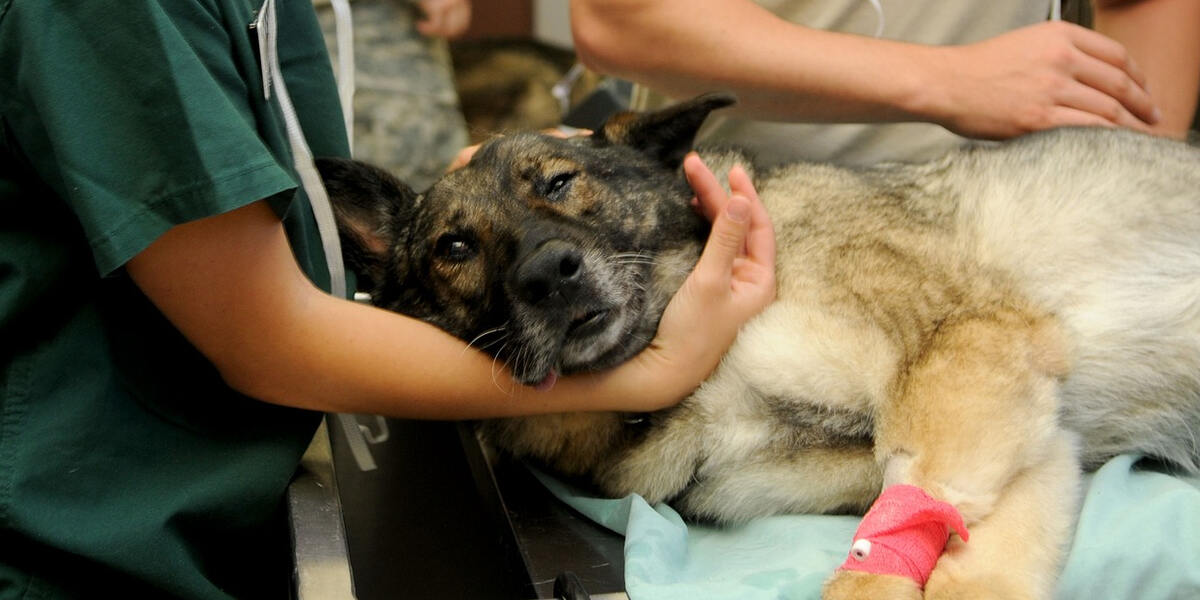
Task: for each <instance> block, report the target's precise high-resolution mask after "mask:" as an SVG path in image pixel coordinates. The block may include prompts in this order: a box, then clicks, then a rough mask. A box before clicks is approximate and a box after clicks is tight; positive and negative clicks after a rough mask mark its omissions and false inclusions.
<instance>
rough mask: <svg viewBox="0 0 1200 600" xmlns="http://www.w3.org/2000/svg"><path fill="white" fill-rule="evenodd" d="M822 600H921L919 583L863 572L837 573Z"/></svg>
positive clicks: (822, 592) (828, 583)
mask: <svg viewBox="0 0 1200 600" xmlns="http://www.w3.org/2000/svg"><path fill="white" fill-rule="evenodd" d="M821 598H822V600H921V588H920V587H918V586H917V582H915V581H913V580H911V579H909V578H907V577H901V576H899V575H875V574H873V573H863V572H861V571H837V572H836V573H834V574H833V577H830V578H829V581H826V582H825V589H823V590H821Z"/></svg>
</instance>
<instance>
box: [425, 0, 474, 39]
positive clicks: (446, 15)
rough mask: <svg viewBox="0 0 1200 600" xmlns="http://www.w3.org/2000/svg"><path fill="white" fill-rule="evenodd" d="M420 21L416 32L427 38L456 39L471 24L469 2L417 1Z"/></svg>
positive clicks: (452, 0)
mask: <svg viewBox="0 0 1200 600" xmlns="http://www.w3.org/2000/svg"><path fill="white" fill-rule="evenodd" d="M417 7H418V8H420V9H421V15H422V19H421V20H419V21H417V31H419V32H420V33H421V35H427V36H429V37H442V38H446V39H453V38H456V37H458V36H460V35H462V34H463V33H466V31H467V27H468V26H469V25H470V24H471V2H470V0H419V1H418V2H417Z"/></svg>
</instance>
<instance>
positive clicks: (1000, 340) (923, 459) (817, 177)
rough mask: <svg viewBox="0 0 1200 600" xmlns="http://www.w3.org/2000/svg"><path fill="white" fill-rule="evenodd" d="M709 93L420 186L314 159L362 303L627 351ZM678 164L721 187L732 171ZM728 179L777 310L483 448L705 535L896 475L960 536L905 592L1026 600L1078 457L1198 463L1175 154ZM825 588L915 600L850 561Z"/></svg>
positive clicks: (547, 344) (1012, 153)
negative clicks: (670, 378)
mask: <svg viewBox="0 0 1200 600" xmlns="http://www.w3.org/2000/svg"><path fill="white" fill-rule="evenodd" d="M730 102H731V99H730V98H728V97H727V96H721V95H710V96H704V97H701V98H698V99H696V100H694V101H691V102H688V103H685V104H682V105H679V106H676V107H673V108H670V109H666V110H664V111H661V112H657V113H647V114H642V115H633V114H624V115H620V116H618V117H616V118H614V119H613V120H611V121H610V122H609V123H608V124H607V125H606V126H605V127H604V128H603V129H602V130H601V131H599V132H597V133H596V134H595V135H594V136H592V137H583V138H573V139H558V138H553V137H548V136H542V135H533V134H520V135H512V136H508V137H503V138H499V139H496V140H494V141H492V142H490V143H488V144H487V145H485V146H484V147H483V148H482V149H480V150H479V152H478V153H477V154H476V155H475V157H474V159H473V160H472V161H471V163H470V164H469V165H467V166H466V167H465V168H463V169H461V170H458V171H455V172H453V173H450V174H448V175H447V176H446V177H444V178H443V179H442V180H441V181H440V182H439V183H437V184H435V185H434V186H433V187H432V188H431V189H430V190H429V191H428V192H426V193H424V194H422V195H419V196H418V195H415V194H412V193H411V192H410V191H408V190H407V189H406V188H404V186H403V184H401V183H399V182H397V181H395V180H393V179H392V178H390V177H389V176H387V175H386V174H385V173H380V172H378V171H376V170H372V169H370V168H369V167H366V166H363V165H360V164H355V163H349V162H338V161H323V162H322V164H321V165H320V166H321V169H322V172H323V174H324V175H325V177H326V179H327V182H328V185H329V190H330V193H331V197H333V198H334V200H335V203H336V209H337V212H338V214H339V216H340V217H341V219H342V226H343V236H344V238H345V239H344V243H345V244H346V246H347V247H348V248H347V256H348V258H349V260H350V263H351V266H352V267H353V268H354V269H356V270H357V271H358V272H359V273H360V275H361V277H362V278H363V283H364V285H365V288H366V290H367V291H369V292H370V293H371V294H372V296H373V298H374V299H375V302H376V303H377V304H379V305H380V306H383V307H386V308H390V309H393V310H397V311H401V312H405V313H408V314H411V315H414V316H417V317H419V318H422V319H425V320H427V321H429V322H431V323H434V324H436V325H438V326H440V327H443V328H444V329H446V330H447V331H449V332H451V333H453V334H455V335H457V336H459V337H461V338H462V339H464V340H468V341H470V343H471V344H472V345H474V346H477V347H479V348H480V349H483V350H485V351H487V352H490V353H493V354H494V355H496V356H497V358H498V359H499V360H502V361H504V362H505V364H507V365H508V366H509V367H510V368H511V370H512V372H513V373H514V374H515V376H516V377H517V379H518V380H520V381H521V382H523V383H526V384H536V383H539V382H543V383H545V382H547V381H548V379H552V378H553V376H554V374H556V373H560V372H561V373H570V372H573V371H581V370H591V369H600V368H605V367H609V366H611V365H614V364H616V363H618V362H620V361H622V360H625V359H627V358H629V357H630V356H631V355H633V354H635V353H636V352H638V351H639V350H640V349H641V348H642V347H643V346H644V345H645V344H646V343H647V342H648V341H649V340H650V338H651V337H652V336H653V334H654V330H655V327H656V323H657V321H658V319H659V316H660V314H661V312H662V310H663V308H664V306H665V304H666V302H667V300H668V299H669V298H670V296H671V295H672V293H673V292H674V291H675V290H676V289H677V288H678V286H679V285H680V284H681V282H682V281H683V279H684V277H685V276H686V274H687V272H688V270H689V268H690V267H691V265H692V264H694V262H695V260H696V258H697V256H698V253H699V250H700V248H701V246H702V244H703V242H704V238H705V232H706V230H707V225H706V223H705V222H704V221H703V219H701V218H700V217H698V216H696V215H695V214H694V213H693V211H692V209H691V208H690V207H689V204H688V201H689V199H690V197H691V196H692V192H691V191H690V189H689V188H688V186H687V184H686V182H685V180H684V179H683V177H682V175H681V172H680V168H679V167H680V163H681V160H682V158H683V156H684V153H685V152H686V151H687V150H688V149H689V148H690V146H691V141H692V137H693V135H694V133H695V130H696V128H697V127H698V126H699V124H700V122H701V121H702V120H703V118H704V117H705V116H706V115H707V114H708V113H709V112H710V111H711V110H713V109H715V108H719V107H722V106H725V105H727V104H728V103H730ZM701 153H702V156H703V157H704V158H705V160H706V162H707V163H708V164H709V165H710V166H711V167H712V168H713V169H714V171H717V172H719V173H725V172H727V171H728V168H729V167H730V166H731V165H732V164H733V163H735V162H742V163H746V162H748V159H747V157H746V156H743V155H741V154H739V153H737V152H735V151H707V152H706V151H704V150H703V149H702V150H701ZM753 180H754V184H755V186H756V188H757V189H758V192H759V194H760V196H761V198H762V199H763V201H764V202H765V203H766V205H767V207H768V209H769V210H770V212H771V215H772V218H773V220H774V222H775V227H776V231H777V239H778V243H779V258H778V271H777V272H778V290H779V295H778V300H777V301H776V302H775V303H774V304H773V305H771V306H770V307H769V308H767V309H766V310H765V311H764V312H763V313H762V314H761V315H760V316H758V317H756V318H755V319H753V320H752V321H751V322H749V323H747V324H746V325H745V326H744V328H743V329H742V331H741V334H740V335H739V337H738V339H737V341H736V342H735V344H734V345H733V347H732V348H731V349H730V350H729V352H728V354H727V355H726V357H725V359H724V360H723V362H722V363H721V365H720V367H719V368H718V369H717V371H716V372H715V373H714V374H713V375H712V377H711V378H710V379H709V380H708V381H706V382H705V383H704V384H703V385H702V386H701V387H700V389H698V390H697V391H696V392H695V393H694V394H693V395H692V396H691V397H689V398H688V399H686V400H685V401H684V402H682V403H681V404H680V405H678V406H677V407H675V408H672V409H669V410H665V411H662V412H659V413H655V414H650V415H642V416H635V415H626V414H608V413H595V414H592V413H589V414H564V415H556V416H547V417H534V418H521V419H507V420H498V421H494V422H489V423H486V424H485V425H484V428H485V431H486V433H487V435H488V437H489V438H490V439H491V440H492V441H493V442H494V443H496V444H497V445H499V446H500V447H502V448H504V449H506V450H508V451H509V452H511V453H513V454H515V455H518V456H523V457H529V458H533V459H536V460H538V461H541V462H544V463H546V464H548V465H550V466H551V467H553V468H555V469H557V470H559V471H561V472H564V473H569V474H576V475H586V476H588V477H590V478H591V479H592V480H593V481H595V483H596V484H598V486H599V487H600V488H601V489H602V490H603V491H604V492H606V493H608V494H612V495H614V496H619V495H623V494H627V493H630V492H637V493H639V494H641V495H643V496H645V497H646V499H647V500H649V501H650V502H657V501H670V502H671V503H672V504H673V505H674V506H675V507H677V508H678V509H680V510H681V511H683V512H684V513H686V514H688V515H690V516H691V517H693V518H699V519H709V520H716V521H725V522H729V521H742V520H745V519H748V518H751V517H755V516H758V515H766V514H771V513H781V512H835V511H847V510H853V511H857V510H862V509H864V508H865V507H867V506H868V505H869V504H870V503H871V502H872V500H873V499H874V498H875V496H876V495H877V494H878V493H879V491H880V490H881V489H882V487H883V486H885V485H890V484H895V483H908V484H913V485H918V486H920V487H922V488H924V489H925V490H927V491H928V492H929V493H930V494H931V495H933V496H935V497H937V498H941V499H944V500H946V501H949V502H951V503H953V504H954V505H955V506H956V507H957V508H958V509H959V511H960V512H961V513H962V514H963V516H964V518H965V519H966V522H967V524H968V527H969V528H970V530H971V542H970V544H969V545H968V544H964V543H963V542H962V541H961V540H959V539H958V538H957V537H954V538H952V539H951V543H950V544H949V545H948V547H947V550H946V553H945V554H944V555H943V557H942V559H941V561H940V562H939V563H938V566H937V568H936V569H935V571H934V574H933V576H932V578H931V579H930V581H929V583H928V585H927V587H926V590H925V592H924V594H925V597H929V598H934V597H939V598H941V597H944V598H985V597H996V598H1047V597H1049V596H1050V595H1051V593H1052V590H1053V582H1054V578H1055V576H1056V574H1057V569H1058V567H1059V564H1060V558H1059V557H1060V555H1061V554H1062V553H1063V551H1064V548H1065V544H1066V542H1067V540H1068V539H1069V532H1070V530H1071V527H1072V523H1073V515H1074V513H1075V510H1076V505H1077V494H1078V492H1077V487H1078V483H1079V474H1080V468H1081V466H1082V467H1090V466H1094V465H1097V464H1098V463H1100V462H1102V461H1104V460H1105V459H1107V458H1109V457H1111V456H1113V455H1114V454H1117V453H1121V452H1141V453H1146V454H1150V455H1153V456H1156V457H1159V458H1161V459H1163V460H1165V461H1168V462H1170V463H1173V464H1174V465H1177V466H1179V467H1181V468H1184V469H1188V470H1191V471H1195V470H1197V467H1198V466H1200V442H1198V439H1197V436H1198V432H1200V151H1198V150H1197V149H1195V148H1192V147H1189V146H1187V145H1185V144H1182V143H1175V142H1171V141H1166V140H1162V139H1156V138H1151V137H1148V136H1143V135H1140V134H1136V133H1131V132H1127V131H1111V130H1098V129H1094V130H1093V129H1076V130H1060V131H1050V132H1045V133H1039V134H1034V135H1030V136H1027V137H1024V138H1021V139H1018V140H1015V141H1012V142H1009V143H1005V144H1002V145H999V146H997V147H971V148H966V149H963V150H960V151H955V152H952V153H950V154H949V155H948V156H946V157H945V158H943V159H941V160H937V161H933V162H930V163H928V164H921V165H886V166H880V167H877V168H870V169H855V170H850V169H843V168H836V167H832V166H827V165H819V164H795V165H790V166H787V167H784V168H779V169H775V170H771V171H768V172H758V173H755V174H753ZM631 417H636V418H631ZM885 590H891V591H885ZM896 590H900V591H899V592H896ZM897 593H898V594H900V595H899V596H896V595H895V594H897ZM825 594H826V596H827V597H830V598H852V597H864V598H865V597H883V596H878V595H879V594H887V595H888V597H911V598H920V597H922V591H921V590H919V589H918V588H917V587H916V586H915V584H912V582H911V581H908V580H903V579H901V578H897V577H889V576H876V575H868V574H864V573H857V572H839V573H838V574H836V575H835V577H834V578H833V579H832V580H831V581H830V582H829V584H827V586H826V590H825Z"/></svg>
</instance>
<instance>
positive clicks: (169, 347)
mask: <svg viewBox="0 0 1200 600" xmlns="http://www.w3.org/2000/svg"><path fill="white" fill-rule="evenodd" d="M260 2H261V0H255V1H253V2H252V1H250V0H120V1H107V2H102V1H98V0H0V598H3V599H7V598H60V597H62V598H76V597H86V598H95V597H101V596H104V595H110V594H116V595H119V596H121V597H124V598H143V597H153V598H162V597H186V598H229V597H235V598H270V597H286V595H287V594H288V589H289V587H288V586H289V582H290V562H289V557H290V553H289V548H288V531H287V526H286V521H285V520H284V505H283V498H284V492H285V488H286V486H287V483H288V481H289V479H290V477H291V476H292V474H293V472H294V470H295V467H296V465H297V462H298V459H299V457H300V455H301V454H302V453H303V451H304V449H305V447H306V445H307V443H308V442H309V440H310V439H311V437H312V434H313V432H314V430H315V427H316V426H317V424H318V422H319V419H320V415H319V414H316V413H312V412H306V411H300V410H294V409H288V408H284V407H279V406H273V405H268V404H266V403H262V402H258V401H256V400H253V399H251V398H248V397H245V396H242V395H240V394H238V393H236V392H234V391H233V390H231V389H230V388H229V387H228V386H226V385H225V384H224V383H223V381H222V380H221V378H220V376H219V375H218V373H217V371H216V370H215V369H214V368H213V366H212V365H211V364H210V363H209V362H208V361H206V360H205V359H204V358H203V357H202V356H201V355H200V354H199V353H198V352H197V351H196V350H195V349H194V348H193V347H192V346H191V345H190V344H189V343H188V342H187V341H186V340H185V339H184V338H183V337H182V336H181V335H180V334H179V333H178V332H177V331H176V330H175V329H174V328H173V327H171V325H170V324H169V323H168V322H167V321H166V320H165V319H164V317H163V316H162V315H161V314H160V313H159V312H158V311H157V310H156V309H155V308H154V307H153V306H152V305H151V304H150V303H149V301H148V300H147V299H146V298H145V297H144V296H143V295H142V294H141V293H140V291H139V290H138V289H137V288H136V287H135V286H134V285H133V284H132V283H131V281H130V280H129V278H128V276H127V275H126V274H125V273H124V270H123V265H124V264H125V262H126V261H128V260H129V259H130V258H131V257H133V256H134V255H136V254H137V253H138V252H140V251H141V250H143V249H144V248H146V247H147V246H148V245H149V244H150V243H151V242H153V241H154V240H155V239H156V238H157V237H158V236H159V235H161V234H162V233H163V232H165V231H166V230H167V229H169V228H170V227H172V226H174V225H177V224H180V223H184V222H187V221H191V220H195V219H200V218H204V217H207V216H211V215H216V214H219V213H223V212H226V211H229V210H232V209H234V208H237V207H240V206H243V205H246V204H248V203H250V202H253V201H256V200H260V199H264V198H267V199H270V202H271V205H272V206H273V208H274V209H275V210H276V211H277V212H278V213H279V214H280V216H281V217H282V219H283V221H284V223H285V226H286V228H287V230H288V234H289V239H290V241H291V243H292V245H293V249H294V252H295V254H296V257H297V260H298V261H299V263H300V265H301V267H302V268H303V269H304V270H305V271H306V272H307V273H308V274H309V276H310V277H311V278H312V279H313V281H314V282H316V283H317V284H318V285H320V286H322V287H324V288H325V289H328V283H329V281H328V279H329V277H328V272H327V271H326V266H325V263H324V260H323V258H322V256H321V255H320V243H319V238H318V237H317V234H316V229H315V224H314V222H313V219H312V214H311V210H310V208H309V205H308V202H307V200H306V199H305V198H304V197H303V195H302V194H300V193H299V192H297V191H296V190H295V188H296V178H295V177H294V174H293V173H292V168H291V164H292V163H291V158H290V151H289V149H288V146H287V143H286V134H285V131H284V128H283V121H282V118H281V116H280V114H279V112H278V106H277V104H276V100H275V98H274V96H272V98H271V100H270V101H268V100H265V99H264V97H263V91H262V81H261V76H260V69H259V66H258V62H257V57H256V52H255V47H254V44H253V43H252V40H251V34H250V31H249V29H248V25H249V24H250V23H251V21H252V20H253V18H254V13H255V10H256V9H257V8H258V4H259V3H260ZM277 4H278V9H277V10H278V18H279V54H280V62H281V64H282V67H283V71H284V74H285V81H286V82H287V83H288V87H289V90H290V92H291V96H292V99H293V102H294V103H295V104H296V109H297V112H298V113H299V115H300V119H301V124H302V126H303V128H304V131H305V132H306V134H307V137H308V139H309V143H310V146H311V148H312V151H313V153H314V154H315V155H317V156H323V155H324V156H346V155H348V153H349V151H348V148H347V143H346V136H345V132H344V130H343V126H342V116H341V112H340V108H339V107H338V101H337V97H336V91H335V86H334V81H333V76H332V72H331V69H330V66H329V58H328V56H327V54H326V52H325V46H324V44H323V42H322V39H321V32H320V30H319V28H318V26H317V23H316V19H315V16H314V14H313V9H312V4H311V1H310V0H279V1H278V2H277Z"/></svg>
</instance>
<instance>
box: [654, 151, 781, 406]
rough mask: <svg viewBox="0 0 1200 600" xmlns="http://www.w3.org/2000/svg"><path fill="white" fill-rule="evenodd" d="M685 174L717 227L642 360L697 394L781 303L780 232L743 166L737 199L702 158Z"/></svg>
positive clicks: (734, 176)
mask: <svg viewBox="0 0 1200 600" xmlns="http://www.w3.org/2000/svg"><path fill="white" fill-rule="evenodd" d="M683 168H684V173H685V174H686V175H687V178H688V183H690V184H691V186H692V189H693V190H694V191H695V192H696V199H697V201H696V202H694V205H695V206H696V208H697V210H699V211H700V212H701V213H702V214H704V215H705V216H706V217H708V218H709V219H711V220H712V221H713V225H712V232H711V233H710V234H709V237H708V242H707V244H705V246H704V251H703V253H702V254H701V256H700V260H699V262H697V263H696V266H695V268H694V269H692V272H691V274H690V275H689V276H688V278H687V280H686V281H684V283H683V286H682V287H681V288H680V289H679V291H677V292H676V293H675V296H674V297H673V298H672V299H671V301H670V303H669V304H668V305H667V309H666V311H665V312H664V313H663V316H662V320H661V321H659V325H658V333H657V335H656V336H655V338H654V340H653V341H652V342H651V343H650V346H649V348H648V351H647V352H643V353H642V354H641V355H639V357H646V358H654V359H656V360H657V361H661V362H664V363H665V364H660V365H658V368H659V371H660V372H661V373H664V374H670V375H671V376H676V377H682V378H684V380H682V381H681V384H682V385H683V386H684V387H685V388H686V390H687V391H691V390H692V389H694V388H695V387H696V386H698V385H699V384H700V382H701V381H703V380H704V379H705V378H707V377H708V375H709V374H711V372H712V370H713V369H715V368H716V366H717V363H718V362H720V360H721V357H722V356H723V355H724V354H725V351H726V350H727V349H728V348H729V346H730V344H732V343H733V339H734V337H736V336H737V332H738V330H739V329H740V328H741V326H742V325H743V324H744V323H745V322H746V321H748V320H749V319H750V318H751V317H753V316H754V315H757V314H758V313H759V312H761V311H762V310H763V309H764V308H766V307H767V305H768V304H770V303H771V302H772V301H773V300H774V299H775V231H774V228H773V227H772V225H771V219H770V217H769V216H768V215H767V211H766V209H765V208H764V207H763V204H762V202H760V201H759V199H758V193H757V192H756V191H755V189H754V185H753V184H752V183H751V181H750V177H749V176H748V175H747V174H746V171H745V170H744V169H742V168H741V167H740V166H735V167H734V168H733V169H732V170H730V173H729V186H730V189H731V191H732V194H726V193H725V190H724V188H722V187H721V184H720V183H719V182H718V181H717V178H716V177H715V176H714V175H713V173H712V171H710V170H709V169H708V167H706V166H705V165H704V163H703V162H702V161H701V160H700V157H699V156H697V155H696V154H695V153H692V154H689V155H688V156H687V157H686V158H685V159H684V162H683ZM689 386H690V387H689ZM685 393H686V392H685ZM680 399H682V396H680V397H677V398H674V400H673V401H672V402H671V403H672V404H673V403H674V402H678V401H679V400H680Z"/></svg>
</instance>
